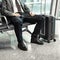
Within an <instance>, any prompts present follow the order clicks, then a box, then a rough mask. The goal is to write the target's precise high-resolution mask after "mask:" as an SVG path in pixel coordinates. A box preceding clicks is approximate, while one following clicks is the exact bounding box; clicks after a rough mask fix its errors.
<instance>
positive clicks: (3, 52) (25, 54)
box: [0, 31, 60, 60]
mask: <svg viewBox="0 0 60 60" xmlns="http://www.w3.org/2000/svg"><path fill="white" fill-rule="evenodd" d="M8 33H9V32H8ZM11 36H12V40H10V39H11ZM13 37H14V38H13ZM23 37H24V39H25V40H27V41H28V42H27V44H26V45H27V47H28V51H22V50H20V49H18V48H17V41H16V37H15V34H14V32H13V31H11V32H10V33H9V35H8V34H7V33H6V32H4V33H3V34H1V33H0V42H2V43H1V44H0V46H2V45H3V46H4V47H5V49H0V60H60V40H59V39H58V38H56V39H57V41H56V42H53V41H51V43H46V42H44V45H36V44H31V43H29V42H30V37H31V35H30V34H28V33H27V32H24V33H23ZM3 42H5V43H3ZM8 42H9V44H6V43H8ZM11 42H12V43H11ZM3 46H2V47H3ZM7 46H8V47H13V48H7Z"/></svg>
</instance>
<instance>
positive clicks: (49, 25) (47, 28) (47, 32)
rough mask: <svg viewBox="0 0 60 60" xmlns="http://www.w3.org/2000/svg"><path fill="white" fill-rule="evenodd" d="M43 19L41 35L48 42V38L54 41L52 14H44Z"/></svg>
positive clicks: (53, 19)
mask: <svg viewBox="0 0 60 60" xmlns="http://www.w3.org/2000/svg"><path fill="white" fill-rule="evenodd" d="M43 16H44V17H45V20H44V25H43V28H42V30H41V33H42V34H41V37H43V38H44V39H45V40H46V41H47V42H48V43H50V40H53V41H56V39H55V18H54V17H53V16H46V15H43Z"/></svg>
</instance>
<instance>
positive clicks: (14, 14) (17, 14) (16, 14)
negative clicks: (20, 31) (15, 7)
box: [12, 13, 21, 16]
mask: <svg viewBox="0 0 60 60" xmlns="http://www.w3.org/2000/svg"><path fill="white" fill-rule="evenodd" d="M12 15H13V16H21V15H20V14H19V13H13V14H12Z"/></svg>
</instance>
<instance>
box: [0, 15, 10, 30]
mask: <svg viewBox="0 0 60 60" xmlns="http://www.w3.org/2000/svg"><path fill="white" fill-rule="evenodd" d="M2 17H3V18H4V20H5V22H6V26H7V28H8V29H9V28H10V27H9V25H8V20H7V18H6V16H3V15H1V16H0V18H2Z"/></svg>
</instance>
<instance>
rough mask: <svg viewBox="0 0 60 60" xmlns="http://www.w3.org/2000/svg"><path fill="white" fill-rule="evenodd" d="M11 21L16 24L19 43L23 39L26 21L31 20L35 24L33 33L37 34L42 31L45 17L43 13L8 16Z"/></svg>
mask: <svg viewBox="0 0 60 60" xmlns="http://www.w3.org/2000/svg"><path fill="white" fill-rule="evenodd" d="M7 18H8V19H9V20H10V22H11V23H12V24H13V25H14V30H15V33H16V36H17V40H18V43H20V42H22V41H23V38H22V24H23V23H25V22H29V23H31V24H35V23H36V26H35V29H34V32H33V35H35V36H37V35H38V34H39V33H40V30H41V28H42V26H43V17H42V16H41V15H35V16H30V17H23V18H21V17H7Z"/></svg>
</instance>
